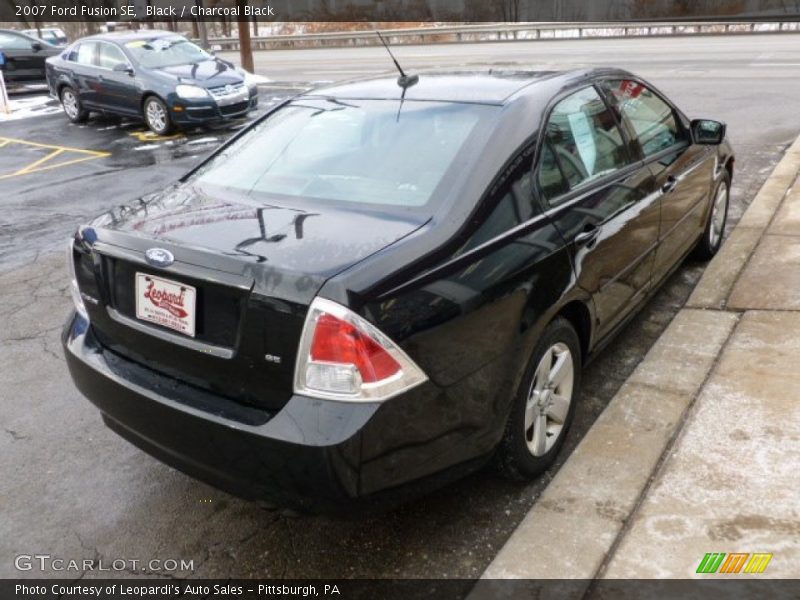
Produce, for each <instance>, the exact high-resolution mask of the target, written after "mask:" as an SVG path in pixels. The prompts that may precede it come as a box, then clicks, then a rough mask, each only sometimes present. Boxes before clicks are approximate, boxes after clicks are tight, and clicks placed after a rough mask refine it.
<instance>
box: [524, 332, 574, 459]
mask: <svg viewBox="0 0 800 600" xmlns="http://www.w3.org/2000/svg"><path fill="white" fill-rule="evenodd" d="M574 383H575V362H574V361H573V359H572V353H571V352H570V350H569V347H567V345H566V344H564V343H562V342H558V343H556V344H553V345H552V346H551V347H550V348H549V349H548V350H547V352H545V353H544V356H542V359H541V360H540V361H539V364H538V366H537V367H536V372H535V374H534V377H533V382H532V383H531V388H530V391H529V392H528V400H527V402H526V404H525V441H526V442H527V445H528V450H529V451H530V452H531V454H533V455H534V456H537V457H538V456H544V455H545V454H547V452H548V451H549V450H550V448H552V447H553V444H555V443H556V441H557V440H558V438H559V437H560V436H561V432H562V430H563V429H564V423H565V421H566V419H567V415H568V414H569V407H570V403H571V402H572V392H573V387H574Z"/></svg>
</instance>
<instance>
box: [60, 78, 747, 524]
mask: <svg viewBox="0 0 800 600" xmlns="http://www.w3.org/2000/svg"><path fill="white" fill-rule="evenodd" d="M733 164H734V157H733V152H732V149H731V146H730V144H729V143H728V141H727V140H726V138H725V126H724V125H723V124H722V123H719V122H717V121H712V120H695V121H690V120H689V119H688V118H687V117H686V116H684V114H683V113H682V112H680V110H678V109H677V108H676V107H675V106H674V105H672V104H671V103H670V102H669V101H668V100H667V99H666V98H665V97H664V96H663V95H662V94H660V93H659V92H658V91H657V90H656V89H655V88H654V87H653V86H652V85H650V84H649V83H647V82H644V81H643V80H641V79H639V78H638V77H635V76H633V75H631V74H630V73H627V72H625V71H620V70H614V69H603V70H580V71H569V72H549V71H536V72H516V71H498V70H496V69H492V70H490V71H464V72H430V73H422V74H420V76H419V79H418V81H416V80H415V79H413V78H409V77H401V78H400V79H399V80H395V79H394V78H385V77H383V78H375V79H368V80H362V81H358V82H353V83H345V84H340V85H337V86H334V87H330V88H326V89H319V90H316V91H312V92H308V93H306V94H304V95H301V96H298V97H296V98H293V99H291V100H289V101H287V102H285V103H283V104H282V105H280V106H278V107H276V108H275V109H274V110H272V111H271V112H270V113H269V114H267V115H265V116H264V117H262V118H261V119H259V120H258V121H257V122H256V123H254V124H253V125H251V126H250V127H248V128H247V129H246V130H245V131H244V132H243V133H242V134H241V135H239V136H237V137H236V138H234V139H232V140H231V141H229V142H228V143H226V144H225V145H223V146H222V147H221V148H220V149H219V150H217V151H216V152H215V153H214V154H213V155H212V156H211V157H210V158H208V160H206V161H205V162H204V163H203V164H201V165H200V166H199V167H198V168H197V169H195V170H193V171H192V172H190V173H189V174H187V175H186V176H185V177H184V178H182V179H181V180H180V181H179V182H177V183H176V184H175V185H174V186H172V187H170V188H169V189H167V190H164V191H163V192H161V193H157V194H155V195H153V196H150V197H147V198H143V199H142V200H140V201H139V202H137V203H134V204H133V205H131V206H129V207H125V208H123V209H115V210H113V211H110V212H109V213H107V214H105V215H102V216H100V217H98V218H97V219H96V220H94V221H92V222H90V223H88V224H87V225H85V226H83V227H81V228H80V229H79V230H78V232H77V234H76V236H75V238H74V239H73V240H70V243H69V247H68V256H69V265H70V268H71V270H72V276H71V289H72V292H73V299H74V303H75V308H76V313H75V314H74V315H73V316H72V317H71V318H70V320H69V322H68V323H67V326H66V329H65V332H64V344H65V351H66V356H67V363H68V365H69V369H70V372H71V374H72V377H73V379H74V381H75V383H76V385H77V386H78V388H79V389H80V390H81V391H82V392H83V393H84V394H85V395H86V396H87V397H88V398H89V399H90V400H91V401H92V402H93V403H94V404H95V405H97V406H98V408H99V409H100V410H101V412H102V414H103V418H104V420H105V422H106V424H107V425H108V426H109V427H110V428H112V429H113V430H114V431H116V432H118V433H119V434H120V435H122V436H123V437H125V438H126V439H128V440H130V441H131V442H132V443H134V444H136V445H137V446H139V447H140V448H143V449H144V450H146V451H147V452H149V453H151V454H152V455H154V456H156V457H158V458H160V459H161V460H163V461H165V462H167V463H169V464H171V465H174V466H176V467H177V468H179V469H181V470H183V471H185V472H187V473H189V474H191V475H193V476H195V477H198V478H200V479H203V480H205V481H208V482H210V483H212V484H214V485H217V486H219V487H221V488H224V489H227V490H229V491H231V492H234V493H237V494H240V495H243V496H246V497H252V498H259V499H268V500H270V501H272V502H276V503H279V504H282V505H288V506H292V507H295V508H300V509H307V510H317V511H329V512H352V511H353V510H354V509H355V508H354V507H356V506H359V507H362V508H369V507H386V506H390V505H392V504H393V503H396V502H402V501H404V500H406V499H408V498H410V497H413V496H415V495H416V494H419V493H422V492H424V491H426V490H429V489H431V488H433V487H436V486H440V485H443V484H444V483H445V482H447V481H450V480H452V479H453V478H455V477H459V476H462V475H464V474H465V473H469V472H471V471H473V470H475V469H478V468H480V467H481V466H483V465H485V464H486V463H487V462H488V461H490V460H494V462H495V464H497V465H498V466H499V467H500V469H501V470H502V472H503V473H505V474H506V475H508V476H509V477H511V478H513V479H523V480H524V479H528V478H532V477H535V476H537V475H538V474H540V473H541V472H542V471H543V470H545V469H547V468H548V467H549V466H550V465H551V464H552V463H553V461H554V460H555V457H556V455H557V454H558V452H559V449H560V448H561V446H562V444H563V442H564V439H565V436H566V435H567V431H568V429H569V425H570V422H571V420H572V415H573V414H574V411H575V402H574V399H575V398H576V396H577V392H578V390H579V387H580V378H581V368H582V366H583V365H584V364H586V362H587V361H589V360H591V359H592V357H593V356H595V355H596V353H597V352H598V351H599V350H600V349H601V348H602V347H603V346H604V344H606V343H607V342H608V341H609V340H610V339H612V337H613V336H614V334H615V333H616V332H618V331H619V330H620V328H621V327H622V326H623V325H624V324H625V323H626V322H627V320H628V319H630V318H631V316H632V315H633V314H634V313H635V312H636V311H637V310H638V309H639V308H640V307H641V306H643V304H644V303H645V302H646V301H647V299H648V298H650V297H651V296H652V295H653V294H654V293H655V291H656V290H657V289H658V287H659V285H660V284H661V283H662V282H663V281H665V280H666V278H667V277H668V276H669V274H670V273H672V272H673V271H674V270H675V269H676V268H677V267H678V265H680V263H681V261H682V260H683V259H684V257H686V256H688V255H689V254H691V253H693V254H694V255H695V256H696V257H699V258H701V259H707V258H709V257H711V256H712V255H713V254H714V253H715V252H716V251H717V250H718V248H719V247H720V244H721V243H722V235H723V231H724V227H725V221H726V215H727V206H728V198H729V190H730V183H731V178H732V175H733ZM153 249H158V251H159V252H160V251H161V250H163V251H168V252H169V253H170V254H171V255H172V256H173V257H174V262H173V263H172V264H170V265H168V266H167V265H165V266H161V267H159V266H154V265H152V264H150V263H148V261H147V260H146V257H147V255H148V253H152V252H153V251H154V250H153ZM153 280H155V281H156V284H154V285H157V286H160V287H159V288H158V290H157V291H158V293H157V294H155V296H154V295H153V294H150V295H149V297H144V296H143V295H142V293H141V289H140V288H141V287H142V286H143V285H144V284H138V283H136V282H141V281H144V282H148V281H153ZM137 286H138V287H137ZM148 302H149V304H148ZM142 315H145V316H142ZM153 319H155V320H157V322H153V321H152V320H153ZM159 323H162V324H163V325H159Z"/></svg>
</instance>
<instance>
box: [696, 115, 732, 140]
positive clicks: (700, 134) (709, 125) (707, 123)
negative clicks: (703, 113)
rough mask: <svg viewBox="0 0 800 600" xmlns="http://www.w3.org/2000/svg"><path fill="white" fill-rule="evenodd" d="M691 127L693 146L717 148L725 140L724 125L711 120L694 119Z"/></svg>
mask: <svg viewBox="0 0 800 600" xmlns="http://www.w3.org/2000/svg"><path fill="white" fill-rule="evenodd" d="M691 127H692V139H693V140H694V143H695V144H703V145H707V146H718V145H719V144H721V143H722V140H724V139H725V129H726V127H725V123H720V122H719V121H712V120H711V119H695V120H694V121H692V125H691Z"/></svg>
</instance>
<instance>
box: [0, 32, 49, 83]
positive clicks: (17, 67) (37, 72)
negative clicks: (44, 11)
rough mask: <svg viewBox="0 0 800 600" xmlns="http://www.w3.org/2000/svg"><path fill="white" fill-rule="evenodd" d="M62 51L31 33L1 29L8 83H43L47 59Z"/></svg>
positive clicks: (4, 70)
mask: <svg viewBox="0 0 800 600" xmlns="http://www.w3.org/2000/svg"><path fill="white" fill-rule="evenodd" d="M60 51H61V50H59V49H58V48H56V47H55V46H52V45H51V44H48V43H47V42H44V41H42V40H40V39H37V38H35V37H32V36H30V35H26V34H24V33H21V32H19V31H12V30H10V29H0V52H2V53H3V55H4V56H5V65H4V66H3V79H5V81H6V82H8V83H43V82H44V80H45V60H46V59H47V58H49V57H51V56H56V55H57V54H58V53H59V52H60Z"/></svg>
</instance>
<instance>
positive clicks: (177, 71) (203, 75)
mask: <svg viewBox="0 0 800 600" xmlns="http://www.w3.org/2000/svg"><path fill="white" fill-rule="evenodd" d="M152 71H153V72H154V73H157V74H159V75H161V76H162V77H164V78H165V79H168V80H171V81H174V82H176V83H191V84H194V85H199V86H202V87H216V86H220V85H227V84H229V83H242V82H243V81H244V76H243V75H242V74H241V73H240V72H239V71H237V70H236V67H234V66H233V65H232V64H231V63H229V62H226V61H224V60H220V59H218V58H215V59H212V60H204V61H202V62H198V63H192V64H187V65H173V66H171V67H160V68H157V69H152Z"/></svg>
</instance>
